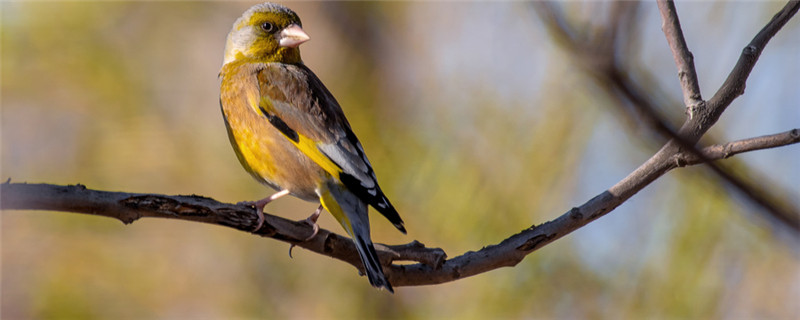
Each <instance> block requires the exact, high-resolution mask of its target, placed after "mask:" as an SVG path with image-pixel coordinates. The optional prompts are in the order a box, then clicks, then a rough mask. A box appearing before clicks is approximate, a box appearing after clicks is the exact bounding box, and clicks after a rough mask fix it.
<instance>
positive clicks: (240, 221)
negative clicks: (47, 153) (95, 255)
mask: <svg viewBox="0 0 800 320" xmlns="http://www.w3.org/2000/svg"><path fill="white" fill-rule="evenodd" d="M0 209H3V210H14V209H16V210H49V211H65V212H76V213H86V214H92V215H97V216H103V217H109V218H115V219H118V220H120V221H122V222H123V223H125V224H129V223H132V222H134V221H136V220H138V219H139V218H167V219H178V220H186V221H194V222H203V223H209V224H215V225H220V226H225V227H229V228H233V229H236V230H239V231H245V232H251V233H253V234H256V235H260V236H262V237H269V238H273V239H276V240H280V241H283V242H286V243H290V244H294V245H297V246H298V247H301V248H304V249H308V250H310V251H313V252H316V253H319V254H323V255H326V256H329V257H332V258H336V259H339V260H342V261H344V262H347V263H349V264H351V265H353V266H355V267H356V268H362V264H361V260H360V259H359V257H358V252H356V249H355V246H354V245H353V242H352V241H350V239H349V238H346V237H342V236H339V235H337V234H335V233H332V232H330V231H328V230H325V229H320V230H319V233H317V235H316V236H315V237H314V238H312V239H311V240H309V241H303V240H304V239H305V238H307V237H308V235H310V234H311V233H312V232H313V230H312V228H311V226H309V225H308V224H307V223H305V222H297V221H292V220H288V219H284V218H281V217H278V216H274V215H270V214H265V221H264V224H263V225H262V226H261V228H260V229H258V230H256V231H253V229H254V228H255V227H256V226H257V225H258V216H257V215H256V211H255V209H254V208H253V207H247V206H244V205H235V204H228V203H222V202H219V201H216V200H214V199H211V198H206V197H202V196H196V195H190V196H186V195H178V196H168V195H160V194H142V193H127V192H109V191H98V190H91V189H87V188H86V187H85V186H83V185H80V184H79V185H73V186H58V185H52V184H26V183H10V181H9V182H6V183H3V184H1V185H0ZM376 248H377V250H378V251H379V255H380V257H381V259H382V260H383V261H385V262H386V263H389V262H390V261H403V260H407V261H418V262H421V263H425V264H430V265H431V266H436V265H437V264H441V261H443V260H444V259H445V257H446V255H445V253H444V251H442V250H441V249H436V248H433V249H430V248H425V247H424V245H422V244H421V243H419V242H416V241H415V242H412V243H410V244H407V245H403V246H382V245H376Z"/></svg>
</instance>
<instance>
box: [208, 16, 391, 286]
mask: <svg viewBox="0 0 800 320" xmlns="http://www.w3.org/2000/svg"><path fill="white" fill-rule="evenodd" d="M309 39H310V37H309V36H308V34H307V33H306V32H305V31H304V30H303V27H302V23H301V21H300V18H299V17H298V15H297V14H296V13H295V12H294V11H292V10H291V9H289V8H287V7H285V6H283V5H280V4H275V3H269V2H268V3H262V4H257V5H255V6H252V7H251V8H249V9H248V10H246V11H245V12H244V13H243V14H242V16H241V17H239V18H238V19H237V20H236V21H235V22H234V24H233V28H232V29H231V31H230V33H229V34H228V36H227V40H226V43H225V55H224V58H223V64H222V68H221V70H220V73H219V77H220V79H221V84H220V107H221V109H222V115H223V119H224V122H225V127H226V130H227V133H228V138H229V140H230V142H231V145H232V146H233V149H234V151H235V153H236V156H237V158H238V159H239V162H240V163H241V164H242V166H243V167H244V169H245V170H246V171H247V172H248V173H250V175H252V176H253V177H254V178H255V179H256V180H258V181H259V182H260V183H262V184H264V185H266V186H268V187H270V188H272V189H274V190H276V191H277V192H276V193H274V194H272V195H270V196H268V197H265V198H263V199H261V200H258V201H252V202H244V204H247V205H251V206H255V208H256V211H257V213H258V218H259V221H258V227H257V229H258V228H260V227H261V225H262V224H263V221H264V217H263V209H264V206H266V205H267V204H268V203H270V202H271V201H274V200H276V199H278V198H281V197H283V196H286V195H292V196H294V197H297V198H299V199H303V200H306V201H309V202H314V203H320V206H319V207H318V208H317V210H316V211H315V212H314V213H313V214H312V215H311V216H310V217H309V218H308V219H306V221H307V222H308V223H309V224H311V225H312V226H313V227H314V233H313V234H312V235H311V236H310V237H309V238H308V239H306V240H310V239H311V238H313V237H314V236H315V235H316V233H317V230H318V226H317V225H316V220H317V217H319V214H320V212H321V211H322V209H323V208H324V209H325V210H327V211H328V212H330V213H331V214H332V215H333V217H334V218H335V219H336V220H337V221H338V222H339V224H341V226H342V227H343V228H344V230H345V232H346V233H347V234H348V235H349V236H350V237H351V238H352V241H353V242H354V244H355V247H356V249H357V251H358V254H359V257H360V259H361V262H362V263H363V266H364V272H365V274H366V276H367V279H368V280H369V283H370V284H371V285H372V286H373V287H376V288H379V289H380V288H383V289H386V290H387V291H389V292H392V293H393V292H394V290H393V289H392V285H391V284H390V283H389V280H388V279H387V277H386V274H385V273H384V271H383V268H382V266H381V263H380V260H379V259H378V254H377V252H376V251H375V247H374V245H373V243H372V239H371V236H370V226H369V216H368V209H369V208H368V206H372V207H373V208H375V209H376V210H377V211H378V212H380V213H381V214H382V215H383V216H384V217H386V218H387V219H388V220H389V221H390V222H391V223H392V224H393V225H394V226H395V227H396V228H397V229H398V230H399V231H400V232H402V233H403V234H406V229H405V227H404V223H403V220H402V219H401V218H400V215H399V214H398V212H397V210H396V209H395V208H394V206H393V205H392V204H391V202H389V199H388V198H387V197H386V195H385V194H384V193H383V191H382V190H381V188H380V186H379V185H378V181H377V178H376V176H375V172H374V170H373V169H372V165H371V164H370V162H369V160H368V159H367V156H366V154H365V152H364V148H363V147H362V145H361V142H359V140H358V138H357V137H356V135H355V133H354V132H353V130H352V128H351V127H350V123H349V122H348V121H347V118H345V115H344V112H343V111H342V108H341V106H340V105H339V103H338V102H337V101H336V99H335V98H334V96H333V94H331V92H330V91H328V89H327V88H326V87H325V85H323V84H322V81H321V80H320V79H319V78H318V77H317V76H316V75H315V74H314V72H312V71H311V69H309V68H308V67H307V66H306V65H305V64H304V63H303V61H302V59H301V58H300V49H299V46H300V45H301V44H303V43H305V42H306V41H308V40H309Z"/></svg>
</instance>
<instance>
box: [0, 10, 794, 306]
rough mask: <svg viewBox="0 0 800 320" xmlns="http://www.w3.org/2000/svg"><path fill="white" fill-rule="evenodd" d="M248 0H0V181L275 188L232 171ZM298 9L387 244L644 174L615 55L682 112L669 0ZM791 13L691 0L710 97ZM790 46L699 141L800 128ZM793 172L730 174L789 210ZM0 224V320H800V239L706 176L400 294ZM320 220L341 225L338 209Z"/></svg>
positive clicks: (181, 250)
mask: <svg viewBox="0 0 800 320" xmlns="http://www.w3.org/2000/svg"><path fill="white" fill-rule="evenodd" d="M253 4H255V3H245V2H234V3H221V2H219V3H218V2H180V3H178V2H146V3H138V2H113V3H101V2H67V3H62V2H2V3H0V6H2V7H0V10H1V11H2V17H1V19H0V28H2V34H1V37H2V44H1V45H2V47H1V48H2V49H1V51H0V52H1V55H2V58H1V60H0V62H2V78H1V79H2V85H1V86H0V89H2V91H0V94H1V95H2V100H0V106H1V107H2V114H1V115H2V117H1V119H0V120H1V121H0V125H1V126H2V131H0V132H1V134H2V157H1V158H0V160H1V161H2V163H1V166H0V169H1V170H2V171H1V172H0V178H2V180H6V179H8V178H11V181H12V182H30V183H40V182H46V183H55V184H74V183H82V184H85V185H86V186H87V187H89V188H93V189H100V190H109V191H127V192H143V193H144V192H147V193H164V194H199V195H204V196H208V197H213V198H215V199H217V200H220V201H226V202H233V203H235V202H238V201H244V200H255V199H259V198H261V197H264V196H265V195H267V194H269V193H270V192H272V190H268V189H267V188H266V187H263V186H261V185H259V184H257V183H256V182H255V181H254V180H253V179H252V178H251V177H250V176H249V175H248V174H247V173H246V172H245V171H244V170H243V169H242V168H241V167H240V165H239V163H238V161H237V160H236V157H235V156H234V153H233V152H232V149H231V147H230V145H229V143H228V139H227V137H226V134H225V128H224V125H223V122H222V118H221V114H220V111H219V104H218V93H219V80H218V78H217V73H218V72H219V68H220V66H221V61H222V50H223V47H224V43H225V36H226V35H227V32H228V30H229V29H230V26H231V25H232V23H233V21H234V20H235V19H236V18H237V17H239V16H240V15H241V13H242V12H243V11H244V10H246V9H247V8H248V7H250V6H251V5H253ZM286 4H287V5H288V6H290V7H291V8H293V9H294V10H295V11H296V12H297V13H298V14H299V15H300V17H301V18H302V20H303V26H304V29H305V30H306V31H307V32H308V34H309V35H310V36H311V41H309V42H307V43H306V44H304V45H303V46H302V54H303V58H304V61H305V63H306V64H307V65H308V66H309V67H310V68H311V69H312V70H314V71H315V72H316V73H317V75H318V76H319V77H320V78H321V79H322V80H323V82H324V83H325V84H326V85H327V86H328V88H329V89H330V90H331V91H332V92H333V94H334V95H335V96H336V97H337V99H338V100H339V102H340V104H341V105H342V106H343V109H344V111H345V113H346V115H347V117H348V118H349V120H350V122H351V124H352V126H353V128H354V130H355V132H356V133H357V134H358V136H359V137H360V139H361V141H362V143H363V145H364V148H365V149H366V151H367V154H368V155H369V157H370V160H371V162H372V164H373V166H374V167H375V171H376V173H377V175H378V177H379V180H380V182H381V185H382V187H383V189H384V191H385V192H386V193H387V195H388V196H389V197H390V198H391V199H392V201H393V202H394V204H395V206H396V207H397V208H398V210H399V211H400V213H401V215H402V216H403V218H404V219H405V221H406V224H407V225H406V227H407V228H408V230H409V234H408V235H407V236H404V235H401V234H399V233H398V232H397V231H396V230H394V228H393V227H392V226H391V225H390V224H389V223H388V222H387V221H386V220H385V219H383V218H382V217H381V216H379V215H373V216H372V217H373V219H372V220H373V221H372V225H373V239H374V240H375V241H376V242H381V243H387V244H400V243H407V242H409V241H412V240H415V239H416V240H419V241H421V242H423V243H425V244H426V245H428V246H432V247H441V248H443V249H444V250H445V251H446V252H447V253H448V255H449V256H451V257H453V256H457V255H460V254H462V253H463V252H465V251H469V250H477V249H480V248H481V247H483V246H485V245H489V244H494V243H497V242H499V241H501V240H502V239H504V238H506V237H508V236H509V235H511V234H513V233H516V232H518V231H520V230H521V229H524V228H527V227H529V226H530V225H532V224H540V223H543V222H545V221H548V220H550V219H554V218H556V217H557V216H559V215H561V214H562V213H564V212H566V211H567V210H568V209H569V208H571V207H573V206H578V205H580V204H582V203H583V202H585V201H586V200H588V199H590V198H591V197H593V196H595V195H597V194H599V193H600V192H602V191H604V190H605V189H606V188H608V187H610V186H612V185H613V184H614V183H616V182H617V181H619V180H620V179H622V178H623V177H625V175H627V174H628V173H629V172H631V171H632V170H633V169H635V168H636V167H637V166H639V165H640V164H641V163H642V162H643V161H644V160H646V159H647V158H648V157H649V156H650V155H651V154H652V153H653V152H654V151H655V150H657V149H658V147H660V145H661V144H662V143H663V141H664V138H663V137H662V136H660V135H659V134H657V133H655V132H654V131H653V130H652V129H651V128H650V127H649V126H648V125H647V123H646V122H645V121H641V116H640V115H637V114H636V112H635V111H632V110H634V109H635V108H632V107H631V103H630V102H629V101H628V100H626V98H625V97H624V96H622V95H621V94H620V93H619V91H618V90H615V89H614V88H615V87H614V86H613V85H612V84H609V83H608V81H607V80H604V78H603V77H602V76H598V74H597V69H596V68H595V67H596V65H597V63H594V64H593V62H591V60H593V58H592V57H597V59H596V60H597V61H609V60H604V59H608V58H609V57H610V58H611V60H613V64H614V65H615V67H616V68H619V69H620V70H621V71H622V72H623V73H624V74H625V75H626V76H628V77H630V80H631V81H632V82H634V83H635V84H636V85H637V88H638V90H641V92H643V93H644V94H645V96H646V97H647V98H649V99H651V100H652V101H653V104H654V105H655V106H657V107H658V108H657V109H656V110H655V111H656V112H657V113H658V114H660V115H661V116H662V117H663V118H664V119H665V121H666V122H667V123H669V124H671V125H673V126H678V125H680V123H681V122H682V121H683V117H684V110H683V107H682V103H681V91H680V86H679V83H678V79H677V77H676V69H675V64H674V61H673V58H672V55H671V53H670V51H669V48H668V46H667V44H666V41H665V40H664V36H663V33H662V32H661V20H660V15H659V13H658V9H657V7H656V5H655V3H654V2H652V3H651V2H647V3H636V2H624V3H614V2H594V1H587V2H569V3H551V4H542V3H538V4H531V3H525V2H501V3H482V2H471V3H450V2H441V3H419V2H388V3H384V2H381V3H375V2H346V3H345V2H333V3H318V2H300V3H286ZM782 6H783V3H781V2H738V1H737V2H727V1H718V2H679V3H678V4H677V7H678V13H679V14H680V18H681V22H682V24H683V27H684V33H685V35H686V38H687V42H688V45H689V48H690V49H691V50H692V52H693V53H694V56H695V63H696V65H697V69H698V76H699V78H700V85H701V90H702V92H703V98H705V99H708V98H710V97H711V95H712V94H713V93H714V92H715V91H716V89H717V88H718V87H719V86H720V85H721V84H722V82H723V81H724V79H725V77H726V76H727V74H728V72H729V71H730V69H731V68H732V66H733V65H734V63H735V61H736V60H737V59H738V56H739V54H740V52H741V49H742V48H743V47H744V46H745V45H746V44H747V43H748V42H749V41H750V39H751V38H752V37H753V36H754V35H755V34H756V33H757V32H758V30H760V29H761V27H763V25H764V24H766V22H767V21H769V19H770V18H771V17H772V15H773V14H775V13H776V12H777V11H778V10H779V9H780V8H781V7H782ZM552 17H558V18H557V19H555V20H554V19H552ZM554 21H555V22H556V23H553V22H554ZM559 25H560V27H561V28H562V29H561V31H564V30H572V31H571V33H570V32H566V33H561V34H560V33H559V29H558V28H559ZM559 34H560V35H559ZM564 34H567V35H570V34H571V35H572V36H573V37H572V38H571V39H570V38H568V37H567V38H565V37H564ZM799 37H800V27H799V24H798V18H797V17H795V19H794V20H792V21H790V22H789V23H788V24H787V25H786V27H784V28H783V30H782V31H781V32H779V33H778V35H777V36H776V37H775V38H774V39H773V40H772V41H771V42H770V43H769V45H768V46H767V48H766V50H765V51H764V53H763V55H762V56H761V59H760V60H759V62H758V64H757V65H756V67H755V69H754V71H753V73H752V75H751V77H750V79H749V81H748V86H747V90H746V92H745V95H744V96H742V97H740V98H739V99H737V100H736V101H735V102H734V103H733V105H731V107H730V108H729V109H728V111H727V112H726V113H725V114H724V115H723V117H722V119H721V120H720V122H719V123H718V124H717V125H716V126H715V127H714V128H713V129H712V130H711V132H710V133H709V135H710V139H713V140H709V141H708V142H709V143H710V142H716V143H719V142H727V141H731V140H737V139H743V138H749V137H753V136H759V135H765V134H772V133H777V132H781V131H785V130H789V129H792V128H796V127H798V125H799V124H800V108H798V102H800V90H797V83H798V81H800V79H798V75H800V62H798V59H797V57H798V56H800V41H797V40H798V38H799ZM576 39H577V40H578V41H577V42H576V41H575V40H576ZM584 40H585V41H584ZM570 41H572V42H570ZM570 43H572V46H571V45H570ZM575 43H578V44H581V45H582V46H581V47H579V48H577V50H576V47H575V46H574V44H575ZM587 61H589V62H587ZM595 62H596V61H595ZM798 158H800V148H798V147H797V146H789V147H784V148H779V149H774V150H765V151H758V152H751V153H747V154H743V155H740V156H736V157H734V158H731V159H728V160H724V161H721V162H720V164H721V165H723V166H724V167H725V168H727V170H729V171H730V172H731V173H732V174H734V175H735V176H736V177H737V178H738V179H741V180H742V181H745V182H746V183H747V184H748V185H749V186H751V187H752V188H753V189H754V190H757V192H760V193H761V194H762V195H764V196H765V197H768V198H769V199H770V201H773V202H774V203H777V204H778V205H779V206H780V207H782V208H785V210H788V211H789V212H792V211H793V210H796V208H798V207H800V185H799V184H798V183H797V181H800V169H798V166H797V164H798V162H797V159H798ZM315 207H316V206H315V205H314V204H312V203H306V202H303V201H300V200H296V199H287V198H284V199H281V200H280V201H277V202H274V203H272V204H270V205H269V206H268V207H267V211H268V212H270V213H273V214H277V215H281V216H284V217H287V218H291V219H303V218H305V217H306V216H308V215H309V214H310V213H311V212H312V211H313V210H314V208H315ZM794 212H795V213H796V211H794ZM1 217H2V222H0V226H1V227H0V231H1V232H2V238H1V240H2V265H1V267H2V278H1V280H0V281H1V282H0V290H2V292H1V293H0V294H1V298H2V299H1V301H2V304H1V305H0V307H2V311H1V313H0V317H2V318H3V319H26V318H46V319H53V318H81V319H109V318H117V319H147V318H178V319H215V318H222V319H250V318H317V319H325V318H459V319H477V318H480V319H485V318H643V317H647V318H773V319H790V318H794V319H797V318H800V305H798V303H797V302H798V301H800V261H799V260H798V259H799V258H800V250H798V248H799V246H798V242H797V241H796V239H797V238H796V235H793V234H791V232H790V231H787V230H789V229H788V228H786V227H785V226H782V225H780V224H779V223H775V222H774V221H773V220H772V219H771V218H769V215H768V214H765V209H763V208H762V207H760V206H758V205H755V204H753V201H752V200H750V199H749V198H748V197H747V196H743V193H742V192H740V191H738V190H736V189H734V188H732V187H730V186H729V184H728V183H726V182H724V181H723V180H722V179H720V178H719V177H718V176H716V175H714V174H712V173H710V171H709V170H707V169H706V168H704V167H690V168H684V169H679V170H675V171H673V172H670V173H668V174H667V175H666V176H664V177H662V178H661V179H659V180H657V181H656V182H654V183H653V184H651V185H650V186H648V187H647V188H646V189H645V190H643V191H642V192H640V193H639V194H637V195H636V196H634V197H633V198H632V199H631V200H630V201H628V202H626V203H625V204H623V205H622V206H621V207H619V208H618V209H617V210H615V211H613V212H611V213H610V214H608V215H607V216H605V217H603V218H601V219H599V220H598V221H596V222H594V223H591V224H590V225H588V226H586V227H584V228H582V229H579V230H578V231H576V232H574V233H573V234H571V235H569V236H567V237H565V238H563V239H560V240H558V241H556V242H555V243H553V244H551V245H549V246H547V247H545V248H543V249H541V250H539V251H537V252H534V253H533V254H531V255H529V256H528V257H527V259H525V260H524V261H523V262H522V263H520V264H519V265H518V266H516V267H514V268H503V269H498V270H494V271H491V272H489V273H485V274H481V275H478V276H475V277H471V278H467V279H463V280H460V281H457V282H453V283H447V284H443V285H436V286H423V287H401V288H397V290H396V291H397V292H396V293H395V294H394V295H390V294H388V293H386V292H379V291H376V290H374V289H373V288H371V287H370V286H369V284H368V282H367V279H366V278H364V277H359V276H358V274H357V271H356V270H355V269H354V268H353V267H351V266H349V265H347V264H345V263H342V262H339V261H335V260H332V259H330V258H327V257H324V256H320V255H317V254H312V253H309V252H308V251H304V250H303V249H296V250H295V251H294V258H293V259H292V258H289V256H288V247H289V246H288V245H287V244H285V243H281V242H277V241H274V240H270V239H264V238H260V237H257V236H253V235H251V234H247V233H243V232H239V231H235V230H232V229H228V228H223V227H218V226H210V225H205V224H200V223H189V222H183V221H171V220H158V219H143V220H139V221H137V222H135V223H133V224H131V225H128V226H124V225H122V224H121V223H120V222H119V221H116V220H112V219H108V218H101V217H94V216H88V215H81V214H72V213H60V212H33V211H3V212H2V216H1ZM320 224H321V226H322V227H323V228H326V229H329V230H333V231H335V232H337V233H340V234H342V233H343V232H342V231H341V228H340V227H339V226H338V225H337V224H336V223H335V221H334V220H333V219H332V218H331V217H330V215H327V214H325V215H323V216H322V218H321V220H320Z"/></svg>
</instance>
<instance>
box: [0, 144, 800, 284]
mask: <svg viewBox="0 0 800 320" xmlns="http://www.w3.org/2000/svg"><path fill="white" fill-rule="evenodd" d="M798 142H800V129H794V130H791V131H787V132H784V133H780V134H776V135H771V136H764V137H758V138H753V139H746V140H740V141H735V142H731V143H727V144H725V145H715V146H710V147H707V148H705V149H703V153H704V155H705V156H706V159H724V158H727V157H730V156H733V155H735V154H739V153H742V152H747V151H754V150H761V149H765V148H774V147H779V146H785V145H789V144H794V143H798ZM676 156H679V157H683V165H694V164H700V163H702V161H700V160H699V159H700V158H692V155H691V154H689V153H679V154H676ZM651 160H652V161H648V162H647V163H645V164H644V165H642V167H640V168H639V169H637V171H635V172H634V173H636V172H643V173H644V174H642V175H634V174H631V175H629V176H628V177H627V178H625V180H623V181H622V182H620V183H618V184H617V185H616V186H615V187H612V189H609V190H608V191H605V192H603V193H601V194H600V195H598V196H596V197H594V198H592V199H591V200H589V201H588V202H586V203H585V204H583V205H582V206H580V207H577V208H572V209H571V210H570V211H568V212H566V213H565V214H563V215H562V216H560V217H558V218H557V219H555V220H553V221H550V222H547V223H544V224H542V225H539V226H531V227H530V228H527V229H525V230H523V231H521V232H520V233H518V234H515V235H513V236H511V237H509V238H508V239H506V240H503V241H502V242H500V243H499V244H496V245H490V246H487V247H484V248H482V249H480V250H478V251H470V252H466V253H464V254H463V255H460V256H458V257H455V258H452V259H446V258H447V255H446V254H445V253H444V251H443V250H441V249H438V248H426V247H425V246H424V245H423V244H422V243H419V242H417V241H414V242H412V243H409V244H406V245H399V246H387V245H382V244H376V246H375V247H376V250H378V254H379V255H380V257H381V260H382V261H383V262H384V264H385V265H389V266H390V267H389V270H387V271H388V274H387V275H388V277H389V279H390V281H391V282H392V284H393V285H395V286H413V285H428V284H437V283H444V282H449V281H454V280H458V279H461V278H465V277H469V276H473V275H476V274H480V273H484V272H487V271H491V270H494V269H497V268H500V267H510V266H514V265H516V264H518V263H519V262H521V261H522V260H523V259H524V258H525V256H527V255H528V254H530V253H531V252H533V251H536V250H537V249H539V248H541V247H544V246H545V245H547V244H549V243H551V242H553V241H555V240H557V239H559V238H561V237H563V236H565V235H567V234H569V233H570V232H572V231H574V230H577V229H578V228H580V227H582V226H584V225H586V224H588V223H589V222H591V221H593V220H595V219H597V218H599V217H600V216H603V215H605V214H606V213H608V212H610V211H611V210H613V209H614V208H616V207H617V206H619V205H620V204H622V203H623V202H625V200H627V199H628V198H630V197H631V196H633V194H635V193H636V192H638V191H639V190H641V189H642V188H644V186H646V185H647V184H648V183H649V182H650V181H653V180H655V179H656V178H657V177H658V176H660V175H662V174H663V173H665V172H666V171H668V170H670V169H672V168H676V167H678V166H675V165H670V163H675V161H674V160H669V159H663V160H659V161H655V160H653V158H651ZM0 209H2V210H50V211H66V212H76V213H86V214H92V215H97V216H103V217H109V218H115V219H118V220H120V221H122V222H123V223H125V224H129V223H132V222H134V221H136V220H138V219H139V218H167V219H178V220H186V221H195V222H203V223H209V224H215V225H220V226H225V227H229V228H233V229H236V230H240V231H245V232H251V233H253V234H257V235H260V236H263V237H269V238H273V239H276V240H280V241H283V242H286V243H290V244H294V245H297V246H299V247H302V248H304V249H308V250H310V251H313V252H315V253H318V254H321V255H325V256H329V257H332V258H335V259H339V260H342V261H345V262H347V263H349V264H351V265H353V266H355V267H356V268H359V269H361V268H362V265H361V261H360V260H359V258H358V252H357V251H356V248H355V246H354V245H353V242H352V241H350V239H348V238H346V237H343V236H340V235H337V234H335V233H332V232H330V231H328V230H325V229H320V230H319V233H317V235H316V236H315V237H314V238H312V239H311V240H309V241H303V240H302V239H305V238H306V237H307V236H308V235H309V234H310V233H311V232H312V228H311V227H310V226H309V225H308V224H306V223H305V222H297V221H292V220H288V219H284V218H281V217H277V216H274V215H270V214H265V221H264V224H263V226H262V227H261V228H260V229H259V230H256V231H255V232H253V231H252V230H253V228H255V226H256V225H257V224H258V217H257V216H256V211H255V209H254V208H252V207H247V206H244V205H235V204H228V203H222V202H218V201H216V200H214V199H211V198H206V197H202V196H197V195H188V196H186V195H178V196H167V195H159V194H141V193H126V192H108V191H98V190H91V189H87V188H86V187H85V186H83V185H80V184H79V185H73V186H58V185H51V184H27V183H11V182H10V181H8V182H6V183H3V184H1V185H0ZM392 261H416V262H419V263H416V264H410V265H396V264H391V262H392Z"/></svg>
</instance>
